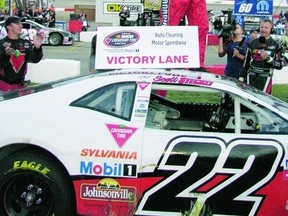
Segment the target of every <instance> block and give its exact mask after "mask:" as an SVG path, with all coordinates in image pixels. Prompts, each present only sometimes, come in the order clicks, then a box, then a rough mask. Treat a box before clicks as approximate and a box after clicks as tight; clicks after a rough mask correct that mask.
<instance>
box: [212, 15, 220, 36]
mask: <svg viewBox="0 0 288 216" xmlns="http://www.w3.org/2000/svg"><path fill="white" fill-rule="evenodd" d="M213 26H214V33H215V34H218V33H219V31H220V30H221V29H222V21H221V19H220V17H219V16H217V17H216V18H215V20H214V22H213Z"/></svg>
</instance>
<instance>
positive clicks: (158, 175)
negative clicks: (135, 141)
mask: <svg viewBox="0 0 288 216" xmlns="http://www.w3.org/2000/svg"><path fill="white" fill-rule="evenodd" d="M157 89H161V90H165V89H166V92H167V94H166V96H165V97H163V96H160V95H158V94H157ZM153 92H154V93H153ZM206 97H207V98H206ZM171 98H172V99H176V100H177V99H179V101H180V102H175V101H173V100H171ZM276 118H279V119H277V122H278V124H277V125H278V126H279V127H282V129H281V128H279V127H278V126H275V125H276V124H275V119H276ZM280 125H282V126H280ZM286 126H287V121H286V120H284V119H282V118H280V117H279V116H278V117H277V116H276V114H272V113H271V112H270V111H268V109H267V108H265V107H262V106H261V105H259V104H256V103H255V102H253V101H250V100H246V99H245V98H242V97H241V96H239V95H236V94H235V93H234V92H229V88H227V89H225V90H223V91H222V90H219V89H217V90H216V89H212V88H210V87H209V88H207V86H206V87H203V86H181V87H180V86H171V85H166V86H165V85H160V84H153V86H152V94H151V97H150V102H149V111H148V115H147V119H146V127H145V129H144V143H143V150H142V154H143V159H142V167H143V169H142V170H141V171H142V173H140V176H142V178H141V180H143V181H145V183H146V185H149V188H148V189H147V190H146V191H145V193H144V194H143V197H142V199H141V201H140V203H139V205H138V208H137V212H136V215H146V214H148V215H166V214H169V215H181V214H191V215H199V214H200V213H201V214H203V215H212V214H219V215H255V214H256V212H258V211H259V212H261V214H260V215H265V208H266V207H265V206H268V205H269V201H268V199H264V197H263V196H259V195H258V194H257V192H259V191H261V189H262V187H264V186H268V185H269V182H270V181H272V180H273V181H274V182H277V183H281V184H282V185H283V180H282V179H281V178H277V177H275V176H277V175H280V176H281V174H282V172H278V170H279V169H281V166H282V165H281V164H282V162H283V161H282V160H283V157H284V154H285V151H284V145H286V146H287V143H286V142H285V141H284V140H283V136H282V135H277V134H282V132H281V131H282V130H285V129H284V127H286ZM277 127H278V128H277ZM284 133H285V134H287V130H285V132H284ZM271 134H274V136H273V139H272V138H271ZM264 164H265V166H263V165H264ZM278 177H279V176H278ZM149 183H150V184H149ZM263 191H266V193H267V190H262V191H261V192H263ZM261 195H263V193H261ZM266 196H267V197H270V198H271V200H273V205H277V204H278V205H279V206H277V207H276V206H274V209H273V212H274V213H275V212H278V213H279V215H283V212H285V209H284V208H283V207H281V205H283V206H284V204H285V202H286V200H287V199H285V198H284V199H283V200H282V201H281V204H279V202H278V200H277V197H275V196H273V195H271V196H270V195H269V196H268V194H266ZM261 202H262V203H261ZM275 203H277V204H275ZM259 209H261V210H259ZM179 212H180V213H179Z"/></svg>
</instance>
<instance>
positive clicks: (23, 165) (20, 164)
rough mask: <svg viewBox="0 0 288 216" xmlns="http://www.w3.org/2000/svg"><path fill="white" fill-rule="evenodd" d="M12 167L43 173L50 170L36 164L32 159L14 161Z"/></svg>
mask: <svg viewBox="0 0 288 216" xmlns="http://www.w3.org/2000/svg"><path fill="white" fill-rule="evenodd" d="M13 169H28V170H32V171H36V172H39V173H41V174H43V175H47V174H48V173H49V172H50V169H48V168H47V167H44V166H43V165H42V164H38V163H36V162H34V161H31V162H28V161H14V163H13Z"/></svg>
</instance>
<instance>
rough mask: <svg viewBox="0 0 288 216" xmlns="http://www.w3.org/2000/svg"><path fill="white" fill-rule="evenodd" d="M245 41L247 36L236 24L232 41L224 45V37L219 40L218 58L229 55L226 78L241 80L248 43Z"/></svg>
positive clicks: (225, 71)
mask: <svg viewBox="0 0 288 216" xmlns="http://www.w3.org/2000/svg"><path fill="white" fill-rule="evenodd" d="M244 40H245V36H244V35H243V29H242V26H241V25H240V24H236V29H235V30H234V32H233V34H232V36H231V40H229V41H228V42H226V43H225V44H223V37H220V38H219V46H218V56H219V57H220V58H222V57H224V56H225V55H226V54H227V64H226V67H225V70H224V74H225V75H226V76H229V77H233V78H236V79H239V76H240V73H241V70H242V67H243V63H244V59H245V54H246V50H247V43H245V42H244Z"/></svg>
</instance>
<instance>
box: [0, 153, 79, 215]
mask: <svg viewBox="0 0 288 216" xmlns="http://www.w3.org/2000/svg"><path fill="white" fill-rule="evenodd" d="M51 158H52V157H51V156H47V155H44V154H41V153H39V152H37V151H36V150H31V149H30V150H29V149H26V150H21V151H18V152H15V153H12V154H10V155H9V156H7V157H6V158H4V160H2V161H0V167H1V169H0V215H3V216H8V215H13V216H20V215H21V216H22V215H26V216H34V215H75V194H74V188H73V185H72V183H71V180H70V181H69V175H68V174H67V172H65V171H63V170H64V169H61V168H59V167H60V165H59V164H57V163H56V162H55V160H53V159H51Z"/></svg>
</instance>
